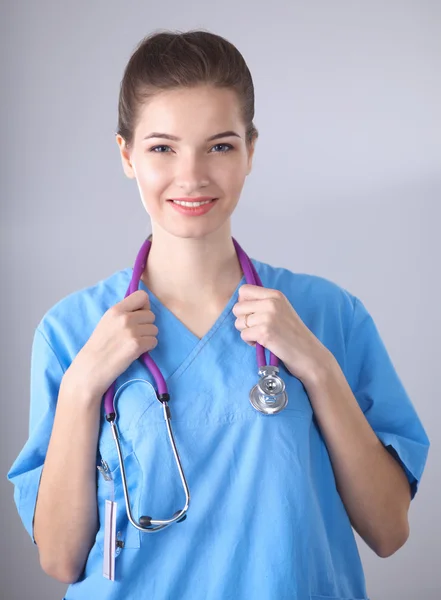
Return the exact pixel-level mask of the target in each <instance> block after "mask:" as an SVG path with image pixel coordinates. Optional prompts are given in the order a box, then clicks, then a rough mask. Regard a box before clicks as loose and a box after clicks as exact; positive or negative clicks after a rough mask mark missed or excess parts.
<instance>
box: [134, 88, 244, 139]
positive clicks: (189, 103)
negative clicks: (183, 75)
mask: <svg viewBox="0 0 441 600" xmlns="http://www.w3.org/2000/svg"><path fill="white" fill-rule="evenodd" d="M240 121H241V115H240V107H239V101H238V98H237V95H236V93H235V92H234V91H233V90H230V89H216V88H213V87H207V86H204V87H197V88H191V89H179V90H170V91H166V92H160V93H158V94H157V95H155V96H154V97H153V98H151V99H150V100H149V101H148V102H147V103H146V104H145V105H144V106H143V107H142V109H141V111H140V119H139V127H138V129H141V130H142V132H145V133H148V131H147V129H149V131H150V130H153V129H154V130H155V131H165V132H167V133H170V134H174V135H178V136H181V135H182V136H184V135H185V133H186V132H190V131H191V132H192V133H193V134H195V133H197V131H198V130H200V131H201V132H202V133H203V135H206V134H207V129H210V130H211V129H212V128H219V127H221V128H222V127H223V128H224V129H233V128H234V127H236V128H237V127H239V123H240ZM219 131H220V130H219ZM216 132H217V129H216V131H213V132H211V133H216Z"/></svg>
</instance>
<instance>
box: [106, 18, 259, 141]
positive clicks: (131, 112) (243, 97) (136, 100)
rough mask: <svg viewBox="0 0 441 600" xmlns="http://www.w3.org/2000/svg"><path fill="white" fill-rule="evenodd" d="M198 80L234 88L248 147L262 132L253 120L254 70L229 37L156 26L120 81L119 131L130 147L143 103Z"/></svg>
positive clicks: (202, 31) (219, 86)
mask: <svg viewBox="0 0 441 600" xmlns="http://www.w3.org/2000/svg"><path fill="white" fill-rule="evenodd" d="M198 85H211V86H213V87H217V88H228V89H232V90H234V91H235V92H236V94H237V97H238V100H239V103H240V110H241V114H242V119H243V123H244V125H245V128H246V142H247V145H248V146H249V145H250V143H251V142H252V141H253V139H254V138H257V136H258V130H257V129H256V127H255V126H254V124H253V118H254V86H253V80H252V77H251V73H250V71H249V69H248V67H247V65H246V63H245V60H244V58H243V56H242V54H241V53H240V52H239V50H238V49H237V48H236V47H235V46H234V45H233V44H232V43H231V42H229V41H228V40H226V39H225V38H223V37H221V36H219V35H216V34H214V33H210V32H208V31H205V30H191V31H187V32H179V31H178V32H176V33H173V32H170V31H158V30H157V31H156V32H155V33H152V34H151V35H149V36H147V37H145V38H143V39H142V40H141V41H140V42H139V43H138V45H137V46H136V48H135V51H134V52H133V54H132V56H131V57H130V59H129V62H128V63H127V66H126V68H125V71H124V76H123V79H122V81H121V85H120V93H119V102H118V127H117V131H116V134H119V135H121V136H122V137H123V138H124V140H125V142H126V145H127V147H128V148H130V147H131V146H132V144H133V138H134V133H135V129H136V125H137V122H138V119H139V114H140V107H141V106H142V105H143V104H144V103H145V102H147V101H148V100H149V99H150V98H151V97H153V96H154V95H155V94H156V93H158V92H162V91H166V90H174V89H178V88H182V87H184V88H192V87H196V86H198Z"/></svg>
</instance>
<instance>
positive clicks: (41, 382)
mask: <svg viewBox="0 0 441 600" xmlns="http://www.w3.org/2000/svg"><path fill="white" fill-rule="evenodd" d="M253 264H254V266H255V267H256V269H257V272H258V273H259V275H260V277H261V279H262V283H263V285H264V286H265V287H267V288H272V289H278V290H281V291H282V292H283V293H284V294H285V296H286V297H287V298H288V300H289V301H290V302H291V304H292V305H293V307H294V309H295V310H296V311H297V313H298V315H299V316H300V318H301V319H302V321H303V322H304V323H305V324H306V325H307V327H308V328H309V329H310V330H311V331H312V332H313V333H314V334H315V335H316V337H317V338H318V339H319V340H320V341H321V342H322V343H323V344H324V345H325V346H326V347H327V348H328V349H329V350H330V351H331V352H332V353H333V355H334V356H335V357H336V359H337V361H338V363H339V365H340V367H341V368H342V370H343V372H344V374H345V376H346V378H347V380H348V382H349V384H350V386H351V389H352V391H353V393H354V395H355V397H356V399H357V401H358V403H359V405H360V407H361V409H362V410H363V413H364V415H365V417H366V419H367V420H368V421H369V423H370V425H371V427H372V428H373V430H374V431H375V433H376V435H377V436H378V438H379V439H380V440H381V441H382V442H383V444H384V445H385V446H386V447H388V449H389V450H390V451H391V452H392V453H393V454H394V455H395V458H396V459H397V460H399V461H400V464H401V465H402V467H403V469H404V471H405V473H406V475H407V477H408V480H409V483H410V486H411V490H412V498H413V497H414V495H415V493H416V491H417V486H418V484H419V481H420V479H421V476H422V473H423V469H424V466H425V463H426V458H427V454H428V449H429V440H428V437H427V435H426V432H425V430H424V428H423V426H422V424H421V422H420V420H419V418H418V415H417V413H416V412H415V408H414V406H413V405H412V402H411V400H410V399H409V396H408V395H407V393H406V391H405V389H404V388H403V385H402V383H401V381H400V379H399V377H398V375H397V372H396V370H395V368H394V366H393V364H392V362H391V359H390V357H389V355H388V353H387V350H386V348H385V346H384V344H383V342H382V339H381V337H380V335H379V332H378V330H377V328H376V325H375V323H374V321H373V319H372V317H371V316H370V314H369V313H368V311H367V310H366V308H365V306H364V305H363V303H362V302H361V301H360V300H359V299H358V298H356V297H355V296H354V295H352V294H351V293H349V292H348V291H347V290H345V289H344V288H342V287H340V286H338V285H337V284H335V283H333V282H331V281H330V280H328V279H325V278H323V277H318V276H315V275H309V274H301V273H293V272H291V271H289V270H287V269H284V268H276V267H273V266H271V265H268V264H266V263H263V262H259V261H257V260H255V259H253ZM132 271H133V270H132V268H127V269H124V270H121V271H118V272H116V273H114V274H113V275H112V276H110V277H108V278H107V279H104V280H102V281H100V282H98V283H97V284H96V285H94V286H91V287H89V288H86V289H83V290H80V291H77V292H75V293H73V294H71V295H69V296H67V297H66V298H64V299H62V300H61V301H60V302H58V303H57V304H55V305H54V306H53V307H52V308H51V309H50V310H49V311H48V312H47V313H46V314H45V315H44V317H43V318H42V320H41V322H40V323H39V325H38V326H37V329H36V332H35V337H34V342H33V348H32V366H31V389H30V392H31V404H30V425H29V438H28V440H27V442H26V444H25V445H24V447H23V449H22V451H21V452H20V454H19V456H18V457H17V459H16V460H15V462H14V464H13V465H12V467H11V469H10V471H9V473H8V478H9V479H10V481H12V482H13V484H14V486H15V493H14V498H15V502H16V505H17V509H18V512H19V514H20V517H21V519H22V521H23V524H24V526H25V528H26V530H27V531H28V533H29V535H30V536H31V537H32V539H33V516H34V509H35V503H36V497H37V491H38V486H39V481H40V475H41V471H42V467H43V463H44V460H45V455H46V451H47V447H48V443H49V438H50V435H51V430H52V424H53V420H54V413H55V409H56V404H57V396H58V391H59V386H60V382H61V379H62V377H63V374H64V372H65V371H66V369H67V368H68V367H69V365H70V363H71V361H72V360H73V359H74V357H75V356H76V354H77V353H78V352H79V351H80V349H81V348H82V347H83V345H84V344H85V343H86V341H87V340H88V338H89V337H90V335H91V334H92V332H93V330H94V328H95V327H96V325H97V324H98V322H99V320H100V319H101V317H102V316H103V314H104V312H105V311H106V310H107V309H108V308H110V307H111V306H113V305H114V304H115V303H117V302H119V301H121V300H122V299H123V298H124V294H125V292H126V290H127V287H128V285H129V281H130V278H131V275H132ZM244 283H245V279H244V278H242V281H241V282H240V283H239V285H238V286H237V288H236V290H235V292H234V294H233V295H232V297H231V299H230V301H229V302H228V304H227V306H226V307H225V309H224V311H223V312H222V314H221V315H220V316H219V318H218V320H217V321H216V323H215V324H214V325H213V327H212V328H211V329H210V331H209V332H208V333H207V334H206V335H205V336H204V337H203V338H202V339H199V338H198V337H196V336H195V335H194V334H193V333H191V332H190V331H189V330H188V329H187V328H186V327H185V326H184V325H183V324H182V323H181V322H180V321H179V319H178V318H177V317H176V316H174V315H173V313H172V312H170V311H169V310H168V309H167V308H166V307H165V306H164V305H163V304H161V302H160V301H159V300H158V299H157V298H156V297H155V296H154V295H153V294H152V293H151V292H150V291H149V290H148V289H147V288H146V287H145V285H144V284H143V282H141V283H140V288H142V289H144V290H145V291H146V292H147V293H148V294H149V297H150V302H151V309H152V311H153V312H154V313H155V315H156V321H155V323H156V325H157V327H158V329H159V333H158V336H157V337H158V345H157V346H156V348H154V349H153V350H152V351H151V353H150V354H151V356H152V358H153V359H154V361H155V362H156V364H157V365H158V366H159V368H160V369H161V371H162V373H163V375H164V377H165V379H166V381H167V385H168V388H169V392H170V396H171V399H170V409H171V413H172V427H173V432H174V435H175V440H176V444H177V448H178V452H179V454H180V457H181V461H182V466H183V469H184V471H185V474H186V477H187V481H188V485H189V489H190V494H191V503H190V509H189V511H188V515H187V519H186V520H185V521H183V522H181V523H178V524H174V525H172V526H171V527H169V528H167V529H165V530H163V531H159V532H157V533H143V532H140V531H138V530H137V529H135V528H134V527H133V526H132V525H131V524H130V523H129V522H128V519H127V516H126V510H125V504H124V496H123V490H122V485H121V477H120V468H119V466H118V458H117V453H116V449H115V446H114V442H113V439H112V435H111V431H110V426H109V424H108V423H107V422H106V421H105V418H104V413H103V414H102V416H101V428H100V436H99V454H101V456H102V457H103V459H104V460H105V461H106V462H107V463H108V465H109V468H110V470H111V471H112V477H113V482H114V483H113V485H114V494H115V500H116V501H117V503H118V504H117V531H118V532H119V533H120V538H121V539H122V540H123V541H124V547H123V548H122V549H118V554H117V557H116V567H115V570H116V581H109V580H107V579H105V578H104V577H103V575H102V564H103V543H104V505H105V500H106V498H110V497H111V494H112V490H111V487H110V485H111V484H109V482H108V481H106V480H105V479H104V477H103V476H102V475H101V474H100V473H99V472H98V470H97V502H98V508H99V516H100V528H99V531H98V532H97V535H96V540H95V544H94V546H93V547H92V549H91V551H90V554H89V557H88V560H87V564H86V565H85V570H84V573H83V575H82V576H81V578H80V580H79V581H78V582H76V583H74V584H72V585H70V586H69V588H68V590H67V592H66V600H80V599H81V600H86V599H87V600H90V598H99V599H100V600H114V599H115V600H116V599H121V598H124V599H125V600H131V599H133V600H135V599H136V600H138V599H139V598H152V599H153V598H154V599H155V600H166V599H167V600H169V599H170V600H175V599H176V600H220V599H222V600H227V599H232V600H233V599H234V600H249V599H250V598H253V599H254V600H274V599H276V598H277V600H288V599H290V600H292V599H299V600H305V599H311V600H326V599H327V600H329V599H333V600H343V599H344V600H366V599H367V598H368V596H367V592H366V587H365V578H364V574H363V568H362V565H361V561H360V557H359V553H358V549H357V545H356V541H355V538H354V533H353V530H352V527H351V524H350V521H349V518H348V515H347V513H346V510H345V507H344V505H343V503H342V500H341V498H340V496H339V494H338V492H337V489H336V483H335V479H334V474H333V470H332V466H331V462H330V458H329V454H328V451H327V448H326V445H325V443H324V440H323V438H322V436H321V434H320V430H319V428H318V425H317V422H316V420H315V419H314V416H313V411H312V407H311V404H310V401H309V398H308V395H307V393H306V390H305V388H304V386H303V384H302V383H301V382H300V380H298V379H297V378H296V377H294V376H293V375H291V374H290V373H289V372H288V371H287V370H286V368H285V367H284V365H283V363H281V365H280V367H281V376H282V377H283V379H284V381H285V383H286V387H287V391H288V396H289V403H288V406H287V408H286V409H285V410H283V411H282V412H281V413H279V414H276V415H264V414H261V413H259V412H257V411H256V410H255V409H254V408H253V407H252V406H251V404H250V402H249V396H248V394H249V390H250V388H251V387H252V386H253V385H255V383H256V381H257V379H258V375H257V363H256V353H255V348H252V347H251V346H249V345H248V344H246V343H245V342H244V341H243V340H242V339H241V337H240V334H239V332H238V331H237V329H236V328H235V326H234V322H235V316H234V315H233V313H232V312H231V311H232V308H233V306H234V304H235V303H236V302H237V300H238V291H239V287H240V286H241V285H243V284H244ZM267 358H269V356H268V353H267ZM133 378H141V379H144V380H147V381H148V382H150V383H151V384H152V385H150V384H146V383H143V382H139V381H135V382H132V383H130V384H128V385H127V386H125V387H124V388H123V389H122V391H121V392H120V395H119V398H118V401H117V410H118V417H119V419H118V427H119V432H120V437H121V442H122V448H123V453H124V456H125V465H126V469H127V476H128V481H129V490H130V495H131V502H132V510H133V513H134V516H135V518H136V519H138V518H139V516H140V515H151V516H152V517H153V518H158V519H161V518H170V516H171V515H172V514H173V513H174V512H175V511H177V510H178V509H180V508H182V507H183V505H184V494H183V490H182V487H181V482H180V479H179V474H178V472H177V468H176V464H175V462H174V457H173V455H172V451H171V447H170V446H169V439H168V436H167V431H166V426H165V422H164V420H163V416H162V406H161V404H160V403H159V402H158V401H157V400H156V397H155V392H154V387H152V386H154V385H155V382H154V380H153V378H152V376H151V375H150V373H149V371H148V369H147V368H146V367H145V366H144V364H143V363H142V362H141V361H139V360H137V361H135V362H134V363H133V364H132V365H131V366H130V367H129V368H128V369H127V371H125V372H124V373H123V374H122V375H121V376H120V377H119V378H118V380H117V388H118V387H119V386H120V385H122V384H123V383H124V382H126V381H128V380H130V379H133ZM77 426H79V427H81V423H78V424H77ZM98 461H99V455H98V456H97V464H99V462H98Z"/></svg>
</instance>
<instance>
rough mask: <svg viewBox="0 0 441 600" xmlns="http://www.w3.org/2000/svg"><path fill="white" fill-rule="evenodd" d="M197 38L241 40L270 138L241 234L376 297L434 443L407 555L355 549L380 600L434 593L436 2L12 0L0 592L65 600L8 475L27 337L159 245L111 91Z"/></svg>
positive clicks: (440, 211)
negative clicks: (166, 41) (129, 174)
mask: <svg viewBox="0 0 441 600" xmlns="http://www.w3.org/2000/svg"><path fill="white" fill-rule="evenodd" d="M195 28H204V29H207V30H209V31H212V32H213V33H217V34H219V35H222V36H224V37H226V38H227V39H229V40H230V41H231V42H232V43H234V44H235V45H236V46H237V47H238V49H239V50H240V51H241V52H242V54H243V56H244V58H245V60H246V61H247V63H248V66H249V68H250V70H251V73H252V76H253V80H254V84H255V93H256V116H255V124H256V126H257V128H258V129H259V132H260V137H259V140H258V142H257V146H256V154H255V160H254V167H253V171H252V173H251V175H250V176H249V177H248V179H247V180H246V184H245V187H244V190H243V194H242V197H241V200H240V203H239V206H238V208H237V210H236V212H235V213H234V216H233V221H232V223H233V235H234V236H235V237H237V239H238V240H239V241H240V243H241V245H242V246H243V247H244V249H245V250H246V251H247V252H248V253H249V254H250V256H252V257H253V258H256V259H258V260H262V261H264V262H267V263H270V264H273V265H275V266H283V267H287V268H289V269H291V270H293V271H296V272H304V273H313V274H317V275H321V276H323V277H327V278H329V279H331V280H333V281H335V282H336V283H338V284H339V285H341V286H343V287H344V288H346V289H347V290H349V291H350V292H352V293H353V294H355V295H357V296H358V297H359V298H360V299H361V300H362V301H363V302H364V303H365V305H366V307H367V309H368V310H369V311H370V313H371V314H372V316H373V318H374V320H375V322H376V324H377V326H378V328H379V331H380V333H381V335H382V338H383V340H384V342H385V344H386V347H387V348H388V351H389V353H390V355H391V358H392V360H393V362H394V364H395V367H396V369H397V371H398V373H399V375H400V377H401V379H402V381H403V383H404V385H405V387H406V389H407V390H408V392H409V394H410V396H411V398H412V401H413V403H414V405H415V407H416V409H417V412H418V414H419V416H420V418H421V419H422V421H423V424H424V426H425V427H426V430H427V433H428V435H429V438H430V440H431V443H432V446H431V450H430V454H429V459H428V462H427V466H426V471H425V473H424V475H423V480H422V482H421V485H420V489H419V492H418V494H417V496H416V498H415V500H414V501H413V502H412V505H411V509H410V527H411V536H410V539H409V540H408V542H407V543H406V545H405V546H404V547H403V548H402V549H400V550H399V551H398V552H397V553H396V554H395V555H393V556H392V557H390V558H387V559H381V558H378V557H377V556H376V555H375V554H374V553H373V552H372V551H371V550H370V549H369V548H368V547H367V546H366V545H365V543H364V542H363V541H362V540H361V539H360V538H358V537H357V542H358V544H359V548H360V551H361V555H362V560H363V563H364V567H365V573H366V579H367V587H368V592H369V595H370V598H371V600H398V599H399V600H420V599H424V600H439V598H440V597H441V575H440V572H441V569H440V568H439V567H440V563H439V557H440V556H441V543H440V539H441V529H440V518H439V513H440V487H441V486H440V462H441V461H440V434H439V429H438V424H439V422H440V417H441V412H440V407H439V403H440V398H439V373H440V358H441V352H440V338H441V317H440V312H441V286H440V258H441V243H440V233H439V231H440V222H441V208H440V193H441V111H440V107H441V82H440V77H441V3H440V2H438V1H437V0H434V1H432V2H430V1H424V0H419V1H418V2H406V1H387V0H386V1H384V0H382V1H378V0H376V1H372V0H371V1H370V2H369V3H368V2H364V3H363V2H353V1H349V0H348V1H336V2H328V1H323V2H299V1H293V0H291V1H290V2H280V1H274V0H273V1H271V2H265V1H264V0H263V1H262V2H254V1H253V0H243V1H242V2H237V1H231V0H224V1H223V2H221V3H219V2H213V3H211V2H205V1H201V0H199V1H197V2H178V1H177V0H169V1H168V2H164V3H160V2H151V1H148V0H147V1H144V2H137V1H133V2H129V1H127V2H116V1H113V2H112V1H109V0H106V1H104V0H97V1H95V2H86V1H85V0H77V1H76V2H70V3H67V2H55V1H49V0H40V2H32V1H31V0H27V1H20V0H16V1H14V2H6V1H3V2H2V4H1V14H0V45H1V46H0V48H1V80H0V81H1V84H0V93H1V111H0V114H1V117H0V118H1V144H0V151H1V161H0V169H1V173H0V175H1V177H0V186H1V189H0V193H1V196H0V197H1V289H2V293H1V362H0V364H1V373H0V375H1V386H2V394H1V401H2V413H1V437H0V440H1V474H2V477H1V480H0V482H1V506H0V508H1V523H2V532H1V536H0V543H1V556H2V559H1V562H0V569H1V586H0V596H1V598H2V599H3V598H4V599H5V600H24V599H27V598H32V599H33V600H40V599H44V600H59V599H61V598H62V597H63V594H64V590H65V588H66V586H65V585H63V584H60V583H57V582H55V581H53V580H51V579H50V578H49V577H48V576H46V575H45V574H44V573H43V571H42V570H41V569H40V566H39V561H38V551H37V548H36V547H35V546H34V545H33V544H32V542H31V540H30V538H29V537H28V534H27V533H26V531H25V529H24V528H23V526H22V524H21V521H20V519H19V517H18V514H17V512H16V509H15V505H14V503H13V487H12V485H11V484H10V483H8V482H7V480H6V473H7V471H8V469H9V467H10V465H11V464H12V462H13V460H14V459H15V457H16V456H17V454H18V453H19V451H20V450H21V448H22V446H23V444H24V443H25V441H26V438H27V427H28V411H29V367H30V351H31V342H32V337H33V334H34V330H35V327H36V326H37V323H38V322H39V321H40V319H41V318H42V316H43V314H44V313H45V312H46V311H47V310H48V309H49V308H50V307H51V306H53V304H55V303H56V302H57V301H58V300H60V299H61V298H63V297H64V296H66V295H68V294H70V293H72V292H74V291H76V290H78V289H81V288H84V287H86V286H89V285H93V284H94V283H96V282H97V281H99V280H100V279H103V278H105V277H107V276H109V275H110V274H111V273H113V272H115V271H117V270H119V269H122V268H126V267H129V266H132V265H133V262H134V259H135V256H136V252H137V250H138V248H139V246H140V245H141V243H142V241H143V240H144V239H145V237H146V236H147V235H148V233H150V220H149V217H148V215H147V214H146V212H145V210H144V208H143V206H142V204H141V200H140V197H139V193H138V189H137V186H136V182H135V181H134V180H129V179H127V178H126V177H125V176H124V174H123V171H122V167H121V162H120V157H119V152H118V147H117V144H116V142H115V138H114V132H115V128H116V122H117V100H118V92H119V84H120V80H121V78H122V75H123V70H124V68H125V65H126V63H127V61H128V59H129V57H130V55H131V53H132V52H133V50H134V48H135V46H136V44H137V43H138V41H139V40H140V39H141V38H142V37H144V36H145V35H147V34H148V33H151V32H152V31H153V30H156V29H171V30H180V31H185V30H188V29H195ZM79 426H81V424H79ZM68 476H69V465H66V477H68ZM251 560H252V557H251ZM146 567H148V565H146ZM220 600H221V599H220ZM274 600H277V599H274ZM299 600H303V599H299Z"/></svg>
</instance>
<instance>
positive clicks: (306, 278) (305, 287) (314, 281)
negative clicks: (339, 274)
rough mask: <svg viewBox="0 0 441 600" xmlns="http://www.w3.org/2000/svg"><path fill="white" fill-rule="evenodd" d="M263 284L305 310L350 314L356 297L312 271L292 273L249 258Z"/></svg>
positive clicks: (349, 315) (295, 306) (296, 306)
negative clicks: (278, 291) (281, 293)
mask: <svg viewBox="0 0 441 600" xmlns="http://www.w3.org/2000/svg"><path fill="white" fill-rule="evenodd" d="M252 260H253V263H254V265H255V267H256V269H257V271H258V273H259V275H260V277H261V279H262V283H263V285H264V286H265V287H269V288H272V289H277V290H280V291H281V292H283V293H284V294H285V296H286V297H287V298H288V300H290V302H291V303H292V304H293V306H294V308H300V309H303V310H305V309H308V310H309V311H319V312H323V311H326V312H328V311H331V312H333V313H334V314H335V313H340V314H342V315H345V316H347V317H349V318H351V316H352V314H353V312H354V307H355V304H356V301H357V298H356V296H355V295H354V294H352V293H351V292H350V291H348V290H347V289H346V288H344V287H343V286H341V285H339V284H338V283H336V282H335V281H332V280H331V279H328V278H326V277H322V276H320V275H313V274H311V273H296V272H294V271H291V270H290V269H287V268H284V267H276V266H273V265H270V264H268V263H264V262H262V261H258V260H255V259H252Z"/></svg>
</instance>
